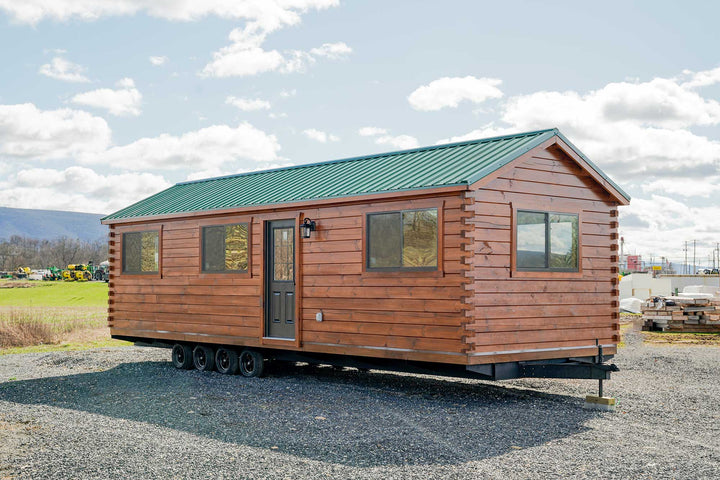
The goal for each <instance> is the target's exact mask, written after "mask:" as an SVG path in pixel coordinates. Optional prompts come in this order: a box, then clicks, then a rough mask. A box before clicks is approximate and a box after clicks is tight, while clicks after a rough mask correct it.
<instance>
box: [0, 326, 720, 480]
mask: <svg viewBox="0 0 720 480" xmlns="http://www.w3.org/2000/svg"><path fill="white" fill-rule="evenodd" d="M169 353H170V352H169V351H168V350H160V349H152V348H137V347H129V348H117V349H97V350H88V351H83V352H58V353H48V354H23V355H5V356H1V357H0V478H3V477H4V476H5V477H10V478H53V479H63V478H67V479H84V478H211V477H212V478H292V479H295V478H323V477H333V478H423V479H424V478H498V479H507V478H543V479H544V478H593V479H595V478H718V477H720V407H719V406H718V405H719V404H720V368H718V367H719V366H720V348H718V347H669V346H652V345H645V344H642V342H641V341H640V340H639V336H638V335H637V334H630V335H629V336H628V338H627V347H625V348H623V349H621V351H620V354H619V355H618V356H617V357H616V358H615V363H616V364H618V366H619V367H620V368H621V370H622V371H621V372H620V373H617V374H615V376H614V378H613V380H612V381H610V382H606V393H607V394H610V395H613V396H615V397H616V398H617V400H618V410H617V412H615V413H600V412H590V411H586V410H584V409H583V408H582V404H583V401H584V396H585V395H586V394H593V393H595V390H596V388H597V386H596V382H592V381H587V380H582V381H581V380H578V381H574V380H519V381H505V382H497V383H493V382H485V381H479V380H467V379H446V378H440V377H428V376H420V375H409V374H402V375H401V374H392V373H382V372H375V371H371V372H369V373H361V372H358V371H356V370H352V369H346V370H344V371H336V370H333V369H331V368H326V367H310V366H288V365H284V366H280V365H278V366H275V367H274V368H273V369H271V371H270V374H269V376H268V377H266V378H262V379H252V378H244V377H241V376H224V375H220V374H218V373H200V372H197V371H179V370H175V369H174V368H173V367H172V365H171V363H170V362H169Z"/></svg>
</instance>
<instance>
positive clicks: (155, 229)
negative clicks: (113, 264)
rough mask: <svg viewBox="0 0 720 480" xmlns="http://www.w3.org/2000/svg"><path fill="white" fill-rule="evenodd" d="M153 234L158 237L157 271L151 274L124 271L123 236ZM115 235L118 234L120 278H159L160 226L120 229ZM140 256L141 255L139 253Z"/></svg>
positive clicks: (160, 268)
mask: <svg viewBox="0 0 720 480" xmlns="http://www.w3.org/2000/svg"><path fill="white" fill-rule="evenodd" d="M148 232H154V233H157V236H158V269H157V270H155V271H153V272H136V271H128V270H125V234H128V233H141V234H142V233H148ZM117 233H119V234H120V275H122V276H126V277H127V276H140V277H153V276H154V277H160V276H161V273H160V272H162V240H163V239H162V225H157V226H151V225H142V226H137V227H134V228H128V229H122V230H120V231H118V232H117ZM141 255H142V253H141Z"/></svg>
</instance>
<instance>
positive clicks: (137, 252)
mask: <svg viewBox="0 0 720 480" xmlns="http://www.w3.org/2000/svg"><path fill="white" fill-rule="evenodd" d="M159 238H160V235H159V232H158V231H157V230H155V231H152V232H132V233H124V234H123V268H122V271H123V273H157V272H158V257H159V252H160V248H159Z"/></svg>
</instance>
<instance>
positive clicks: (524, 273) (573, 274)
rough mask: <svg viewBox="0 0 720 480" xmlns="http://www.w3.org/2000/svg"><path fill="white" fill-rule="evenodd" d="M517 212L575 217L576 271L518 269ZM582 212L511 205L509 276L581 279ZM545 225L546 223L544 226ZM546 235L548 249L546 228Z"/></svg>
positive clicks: (547, 230)
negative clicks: (576, 234) (576, 223)
mask: <svg viewBox="0 0 720 480" xmlns="http://www.w3.org/2000/svg"><path fill="white" fill-rule="evenodd" d="M541 208H542V207H541ZM518 212H530V213H544V214H546V215H553V214H557V215H575V216H577V219H578V240H577V241H578V246H577V258H578V265H577V269H572V270H569V269H559V268H527V267H524V268H523V267H518V266H517V247H518V240H517V234H518V229H517V227H518ZM582 217H583V216H582V211H578V210H574V211H571V210H564V209H556V208H553V209H550V208H548V209H547V210H541V209H538V207H537V206H533V207H530V208H524V207H518V206H516V205H512V219H511V229H512V230H511V232H510V236H511V242H510V243H511V245H510V276H511V277H516V278H523V277H525V278H544V277H545V278H547V277H550V278H552V277H555V278H581V277H582V276H583V268H582V262H583V256H582V230H583V228H582V225H583V220H582ZM545 225H547V223H546V224H545ZM545 235H546V237H545V238H546V249H547V248H549V242H548V241H547V236H548V235H549V229H548V228H546V231H545ZM547 254H548V251H547V250H546V255H547Z"/></svg>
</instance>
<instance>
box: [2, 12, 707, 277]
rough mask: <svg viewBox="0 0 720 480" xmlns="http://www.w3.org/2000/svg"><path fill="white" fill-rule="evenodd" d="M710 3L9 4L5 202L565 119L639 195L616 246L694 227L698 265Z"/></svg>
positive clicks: (87, 196)
mask: <svg viewBox="0 0 720 480" xmlns="http://www.w3.org/2000/svg"><path fill="white" fill-rule="evenodd" d="M718 17H720V2H709V1H697V2H694V1H685V2H682V4H679V3H678V2H669V1H645V2H640V1H635V2H633V1H606V2H575V1H553V0H546V1H543V2H537V1H535V2H531V1H517V0H508V1H503V2H497V1H495V2H485V1H471V0H467V1H459V0H458V1H456V0H445V1H443V2H432V1H419V0H415V1H401V0H392V1H387V0H385V1H375V0H365V1H359V0H357V1H349V0H246V1H242V0H206V1H197V2H190V1H177V2H173V1H171V0H167V1H162V2H144V1H140V0H95V1H93V0H23V1H21V2H20V1H17V0H0V45H2V47H0V60H1V61H2V65H3V74H2V76H0V192H2V193H1V194H0V206H4V207H16V208H39V209H54V210H71V211H78V212H92V213H106V214H107V213H112V212H114V211H116V210H119V209H120V208H122V207H124V206H127V205H129V204H131V203H133V202H135V201H137V200H140V199H142V198H145V197H147V196H149V195H151V194H153V193H155V192H158V191H160V190H162V189H164V188H167V187H168V186H170V185H172V184H174V183H176V182H180V181H185V180H188V179H198V178H206V177H211V176H218V175H225V174H232V173H238V172H243V171H250V170H258V169H266V168H272V167H279V166H285V165H297V164H303V163H310V162H318V161H324V160H332V159H337V158H346V157H352V156H358V155H365V154H371V153H376V152H384V151H394V150H401V149H406V148H412V147H416V146H426V145H434V144H438V143H443V142H449V141H460V140H465V139H476V138H483V137H488V136H494V135H502V134H508V133H518V132H523V131H530V130H537V129H544V128H552V127H557V128H559V129H560V131H561V132H563V133H564V134H565V135H566V136H567V137H568V138H569V139H570V141H572V142H573V143H574V144H575V146H577V147H578V148H579V149H580V150H581V151H582V152H583V153H584V154H586V155H587V156H588V157H589V158H590V159H591V160H592V161H593V162H594V163H595V164H596V165H598V166H599V167H600V168H601V169H602V170H603V171H604V172H605V173H607V174H608V175H609V176H610V177H611V178H612V179H614V181H616V182H617V183H618V184H619V185H620V186H621V187H622V188H623V189H624V190H625V191H626V192H628V193H629V194H630V195H631V197H632V202H631V204H630V206H628V207H622V208H621V210H620V235H621V236H622V237H623V238H624V241H625V243H624V252H625V253H636V254H641V255H643V257H644V258H643V259H644V260H648V261H649V260H650V258H653V259H654V260H656V261H657V260H659V259H660V258H661V257H666V258H668V259H670V260H671V261H673V262H678V261H681V260H682V259H683V256H684V252H683V247H684V242H685V241H689V242H691V243H692V241H693V240H695V241H696V252H697V253H696V254H697V257H698V259H705V260H707V258H708V256H710V255H711V251H712V249H713V248H714V247H715V246H716V242H720V129H719V128H718V126H719V125H720V102H719V101H718V100H719V98H720V54H719V53H718V52H720V49H719V48H718V47H719V46H720V42H719V40H720V35H719V34H718V32H719V30H718V29H717V27H716V19H717V18H718ZM691 254H692V252H691ZM698 262H699V263H700V260H698ZM705 263H708V262H707V261H706V262H705Z"/></svg>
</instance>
